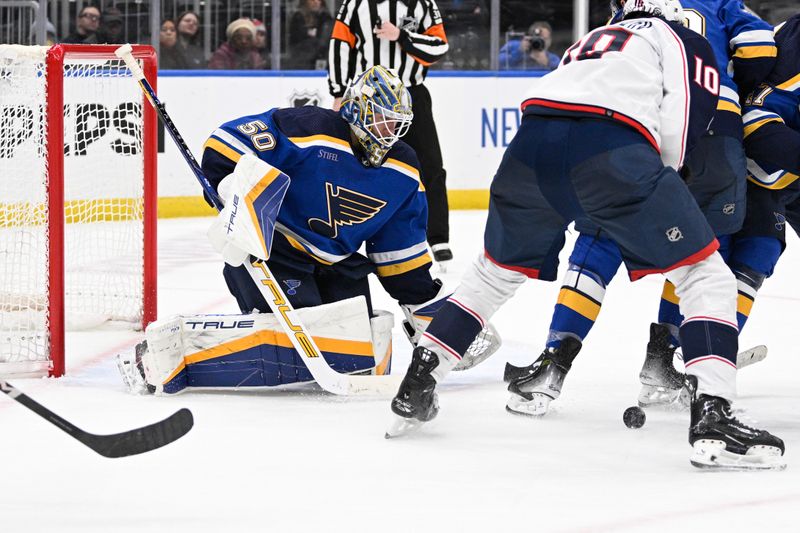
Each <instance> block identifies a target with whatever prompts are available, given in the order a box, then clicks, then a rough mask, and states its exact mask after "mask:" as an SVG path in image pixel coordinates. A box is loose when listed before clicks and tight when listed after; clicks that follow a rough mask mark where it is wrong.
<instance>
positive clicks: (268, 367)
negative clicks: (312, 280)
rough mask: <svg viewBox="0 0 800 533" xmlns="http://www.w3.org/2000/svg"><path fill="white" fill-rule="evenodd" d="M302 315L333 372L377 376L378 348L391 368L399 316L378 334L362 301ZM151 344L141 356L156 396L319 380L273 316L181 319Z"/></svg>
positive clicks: (162, 326)
mask: <svg viewBox="0 0 800 533" xmlns="http://www.w3.org/2000/svg"><path fill="white" fill-rule="evenodd" d="M297 313H298V315H299V317H300V319H301V320H302V321H303V323H304V324H305V325H306V327H307V328H308V331H309V332H310V333H311V334H312V335H313V336H314V339H315V341H316V342H317V345H318V346H319V348H320V350H321V351H322V355H323V357H325V360H326V361H327V362H328V364H329V365H330V366H331V367H332V368H333V369H334V370H336V371H338V372H342V373H353V372H363V371H372V370H374V368H375V366H376V364H375V361H376V358H375V356H374V353H375V352H374V348H373V346H375V345H377V347H378V349H380V350H383V352H382V353H381V355H382V357H381V356H379V361H378V363H379V364H384V367H387V366H388V365H389V362H390V359H388V360H387V357H390V354H391V325H392V323H393V317H392V316H391V313H387V314H388V316H386V315H382V316H379V317H377V318H378V320H377V321H376V322H377V324H378V325H377V326H376V330H377V332H375V333H373V329H372V328H371V327H370V320H369V316H368V314H367V306H366V302H365V300H364V298H363V297H357V298H351V299H349V300H343V301H341V302H335V303H331V304H325V305H320V306H316V307H310V308H303V309H298V310H297ZM387 335H388V339H387ZM146 337H147V342H148V345H150V348H149V349H148V351H147V353H146V354H145V355H144V356H143V357H142V363H143V368H144V371H145V379H146V381H147V383H148V384H149V385H152V386H154V387H155V389H156V393H157V394H158V393H163V394H174V393H177V392H180V391H182V390H184V389H186V388H187V387H194V388H220V387H223V388H245V387H246V388H250V387H273V386H280V385H289V384H294V383H299V382H310V381H312V380H313V378H312V376H311V374H310V372H309V371H308V369H307V368H306V366H305V365H304V364H303V362H302V359H301V358H300V357H299V356H298V355H297V352H296V351H295V350H294V348H293V347H292V345H291V343H290V341H289V339H288V337H287V336H286V334H285V333H284V332H283V330H282V329H281V327H280V325H279V324H278V321H277V320H276V319H275V317H274V316H272V315H271V314H250V315H197V316H179V317H174V318H172V319H170V320H167V321H161V322H155V323H153V324H151V325H150V326H148V328H147V331H146Z"/></svg>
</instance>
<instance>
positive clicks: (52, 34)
mask: <svg viewBox="0 0 800 533" xmlns="http://www.w3.org/2000/svg"><path fill="white" fill-rule="evenodd" d="M44 27H45V42H44V44H45V46H53V45H54V44H56V43H57V42H58V37H57V36H56V27H55V26H53V23H52V22H50V21H49V20H48V21H46V22H45V23H44ZM31 44H36V22H35V21H34V23H33V24H31Z"/></svg>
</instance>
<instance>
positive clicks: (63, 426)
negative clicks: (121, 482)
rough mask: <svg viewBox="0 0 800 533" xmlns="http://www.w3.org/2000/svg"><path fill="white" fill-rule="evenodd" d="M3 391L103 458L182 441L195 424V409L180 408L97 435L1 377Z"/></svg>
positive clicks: (124, 455)
mask: <svg viewBox="0 0 800 533" xmlns="http://www.w3.org/2000/svg"><path fill="white" fill-rule="evenodd" d="M0 390H2V391H3V392H4V393H6V394H7V395H8V396H9V397H10V398H12V399H14V400H16V401H17V402H19V403H21V404H22V405H24V406H25V407H27V408H28V409H30V410H31V411H33V412H34V413H36V414H37V415H39V416H41V417H42V418H44V419H45V420H47V421H48V422H50V423H51V424H53V425H54V426H56V427H58V428H59V429H60V430H61V431H63V432H64V433H66V434H68V435H69V436H70V437H72V438H74V439H76V440H77V441H79V442H81V443H82V444H84V445H86V446H88V447H89V448H91V449H92V450H94V451H96V452H97V453H99V454H100V455H102V456H103V457H108V458H112V459H114V458H117V457H127V456H129V455H138V454H140V453H145V452H149V451H151V450H155V449H157V448H161V447H162V446H166V445H167V444H169V443H171V442H174V441H176V440H178V439H179V438H181V437H183V436H184V435H186V434H187V433H188V432H189V430H190V429H192V426H193V425H194V419H193V418H192V412H191V411H189V410H188V409H180V410H178V411H176V412H175V413H173V414H172V415H171V416H169V417H167V418H165V419H164V420H161V421H160V422H156V423H155V424H150V425H149V426H144V427H140V428H136V429H131V430H130V431H123V432H122V433H115V434H113V435H95V434H94V433H89V432H87V431H84V430H82V429H81V428H79V427H78V426H76V425H75V424H73V423H72V422H70V421H68V420H65V419H64V418H62V417H60V416H58V415H57V414H55V413H54V412H53V411H51V410H50V409H48V408H47V407H45V406H43V405H42V404H40V403H39V402H37V401H35V400H34V399H33V398H31V397H30V396H28V395H27V394H25V393H24V392H22V391H21V390H19V389H18V388H16V387H14V386H13V385H11V383H9V382H7V381H3V380H2V379H0Z"/></svg>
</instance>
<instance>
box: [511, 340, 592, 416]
mask: <svg viewBox="0 0 800 533" xmlns="http://www.w3.org/2000/svg"><path fill="white" fill-rule="evenodd" d="M580 349H581V342H580V341H579V340H578V339H576V338H574V337H567V338H565V339H564V340H563V341H561V346H559V347H558V348H556V349H553V348H547V349H546V350H545V351H544V352H543V353H542V355H540V356H539V359H537V360H536V361H534V363H533V365H531V367H532V371H531V372H530V373H528V374H526V375H523V376H521V377H518V378H517V379H514V380H512V381H511V383H509V385H508V390H509V391H510V392H511V397H510V398H509V399H508V403H506V410H507V411H509V412H510V413H515V414H521V415H528V416H542V415H544V414H546V413H547V409H548V407H549V406H550V402H552V401H553V400H555V399H556V398H558V397H559V396H560V395H561V387H562V386H563V385H564V379H566V377H567V373H568V372H569V369H570V368H572V361H573V360H575V356H576V355H578V352H579V351H580Z"/></svg>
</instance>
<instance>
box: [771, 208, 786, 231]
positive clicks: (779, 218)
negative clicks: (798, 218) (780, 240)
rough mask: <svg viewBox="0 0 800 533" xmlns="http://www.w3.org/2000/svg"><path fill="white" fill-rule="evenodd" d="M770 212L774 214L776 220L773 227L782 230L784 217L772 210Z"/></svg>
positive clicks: (784, 223)
mask: <svg viewBox="0 0 800 533" xmlns="http://www.w3.org/2000/svg"><path fill="white" fill-rule="evenodd" d="M772 214H773V215H775V220H776V221H777V222H775V229H776V230H778V231H783V228H784V226H786V217H785V216H783V215H782V214H781V213H776V212H774V211H773V213H772Z"/></svg>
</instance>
